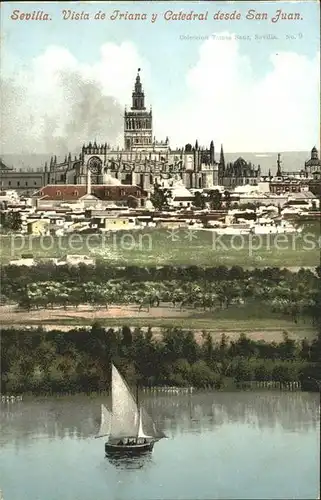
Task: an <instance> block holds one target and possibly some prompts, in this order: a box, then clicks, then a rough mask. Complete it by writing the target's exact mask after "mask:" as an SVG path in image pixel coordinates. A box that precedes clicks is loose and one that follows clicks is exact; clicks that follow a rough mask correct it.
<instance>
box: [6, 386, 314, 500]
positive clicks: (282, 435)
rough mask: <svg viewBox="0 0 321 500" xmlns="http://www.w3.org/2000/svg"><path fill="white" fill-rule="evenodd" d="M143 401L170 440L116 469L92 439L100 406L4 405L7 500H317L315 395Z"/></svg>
mask: <svg viewBox="0 0 321 500" xmlns="http://www.w3.org/2000/svg"><path fill="white" fill-rule="evenodd" d="M142 397H143V398H144V404H145V407H146V409H147V410H148V411H149V412H150V413H151V414H152V415H153V417H154V419H155V420H156V422H157V424H158V426H159V427H161V428H162V429H163V430H164V431H165V433H166V434H167V437H168V439H164V440H162V441H160V442H158V443H156V445H155V447H154V451H153V453H152V454H151V455H150V456H146V457H144V458H138V459H132V460H130V461H128V460H127V461H117V462H110V460H109V459H108V458H105V456H104V439H93V437H94V435H95V433H96V432H97V430H98V427H99V420H100V403H101V402H106V400H104V399H102V398H100V397H84V396H74V397H70V398H58V399H51V398H50V399H34V400H29V401H27V400H24V401H22V402H17V403H10V404H7V403H6V404H4V403H1V406H0V409H1V417H0V489H1V490H2V493H3V496H4V500H160V499H162V500H173V499H181V500H191V499H193V500H196V499H202V500H203V499H204V500H205V499H222V500H223V499H267V498H269V499H291V498H293V499H299V498H301V499H316V498H317V496H318V491H319V490H318V487H319V479H320V475H319V461H320V435H319V430H320V410H319V395H318V394H307V393H277V392H264V393H263V392H262V393H255V392H248V393H245V392H243V393H242V392H238V393H215V392H213V393H196V394H193V395H192V396H189V395H163V396H161V395H157V396H146V394H143V395H142ZM107 404H108V401H107Z"/></svg>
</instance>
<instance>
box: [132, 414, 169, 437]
mask: <svg viewBox="0 0 321 500" xmlns="http://www.w3.org/2000/svg"><path fill="white" fill-rule="evenodd" d="M139 413H140V419H139V430H138V437H139V438H149V439H151V438H153V439H162V438H165V437H166V436H165V434H164V433H163V432H162V431H160V430H159V429H157V428H156V425H155V422H154V421H153V419H152V417H151V416H150V415H149V414H148V413H147V411H146V410H145V408H143V407H141V408H140V412H139Z"/></svg>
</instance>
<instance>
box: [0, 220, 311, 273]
mask: <svg viewBox="0 0 321 500" xmlns="http://www.w3.org/2000/svg"><path fill="white" fill-rule="evenodd" d="M319 237H320V232H318V226H316V227H314V228H313V229H312V230H311V228H310V229H306V230H305V231H303V233H301V234H300V235H297V234H288V235H265V236H226V235H225V236H224V237H220V236H215V234H214V233H213V232H211V231H206V230H195V231H190V230H183V229H180V230H175V231H174V230H145V231H138V230H137V231H133V230H132V231H122V232H114V233H111V232H109V233H106V234H105V235H98V234H97V235H96V234H90V235H89V234H87V235H80V234H72V235H69V236H64V237H53V236H46V237H35V236H22V235H9V236H4V235H1V236H0V247H1V262H2V263H8V262H9V261H10V260H13V259H19V258H21V256H22V255H23V254H29V255H32V256H33V257H34V258H36V259H37V258H45V257H56V258H57V257H60V258H62V257H64V256H66V255H67V254H68V255H88V256H91V257H94V258H96V259H101V260H104V261H106V262H108V263H109V264H111V265H119V266H122V265H137V266H153V265H170V264H171V265H200V266H218V265H225V266H232V265H239V266H243V267H265V266H272V267H273V266H275V267H301V266H302V267H315V266H318V265H319V263H320V242H319Z"/></svg>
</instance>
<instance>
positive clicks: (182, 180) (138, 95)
mask: <svg viewBox="0 0 321 500" xmlns="http://www.w3.org/2000/svg"><path fill="white" fill-rule="evenodd" d="M123 146H124V147H123V148H119V147H117V148H113V147H111V146H110V145H109V144H107V143H104V144H97V143H96V141H95V142H93V143H92V142H89V144H86V145H85V144H84V145H83V147H82V149H81V152H80V154H79V155H78V157H77V156H75V157H74V158H72V156H71V154H70V153H69V155H67V156H66V157H65V159H64V161H63V162H59V161H57V157H56V156H53V157H52V158H51V160H50V165H49V166H48V164H46V165H45V167H44V169H38V170H37V171H35V170H33V171H32V170H27V171H21V170H20V171H19V172H18V171H16V170H13V169H9V168H7V167H5V166H3V168H0V170H1V189H15V190H17V191H19V192H21V193H23V194H29V195H30V194H32V193H33V192H35V191H36V190H39V189H41V188H42V187H44V186H47V185H56V186H57V185H60V186H62V185H68V186H77V185H82V186H86V184H87V183H88V177H89V176H90V184H91V185H93V186H94V185H96V186H97V188H98V186H112V185H114V186H117V185H123V186H125V185H126V186H137V187H138V188H139V189H140V190H144V191H146V192H147V193H149V192H150V191H151V190H152V189H153V186H155V185H156V184H157V185H159V186H164V185H173V184H175V183H176V182H178V183H179V184H184V186H185V187H186V188H188V189H190V188H192V189H211V188H215V187H216V186H218V185H221V186H224V187H225V188H226V189H234V188H235V187H236V186H238V185H243V184H256V183H257V182H258V181H259V178H260V175H261V173H260V168H259V167H258V168H255V167H254V166H253V165H251V164H250V163H247V162H246V161H245V160H244V159H243V158H238V159H237V160H236V161H235V162H234V163H227V164H225V159H224V152H223V146H221V150H220V158H219V162H217V161H216V160H215V147H214V142H213V141H211V143H210V145H209V147H208V148H204V147H200V146H199V144H198V141H196V142H195V145H194V146H192V145H191V144H186V146H185V147H184V148H181V149H177V148H176V149H171V148H170V144H169V140H168V138H166V139H165V141H157V140H156V139H155V136H154V135H153V113H152V109H151V108H150V109H149V110H148V109H147V108H146V103H145V93H144V90H143V86H142V82H141V77H140V69H138V73H137V76H136V81H135V85H134V90H133V93H132V103H131V108H130V109H127V108H125V112H124V144H123Z"/></svg>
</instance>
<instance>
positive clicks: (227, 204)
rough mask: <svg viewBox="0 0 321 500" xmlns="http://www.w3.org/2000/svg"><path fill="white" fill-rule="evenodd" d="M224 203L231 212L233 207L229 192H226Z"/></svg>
mask: <svg viewBox="0 0 321 500" xmlns="http://www.w3.org/2000/svg"><path fill="white" fill-rule="evenodd" d="M224 203H225V207H226V208H227V209H228V210H229V209H230V207H231V194H230V192H229V191H224Z"/></svg>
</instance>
